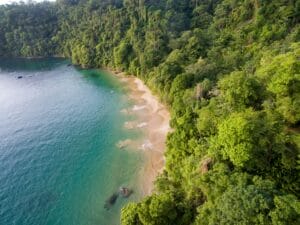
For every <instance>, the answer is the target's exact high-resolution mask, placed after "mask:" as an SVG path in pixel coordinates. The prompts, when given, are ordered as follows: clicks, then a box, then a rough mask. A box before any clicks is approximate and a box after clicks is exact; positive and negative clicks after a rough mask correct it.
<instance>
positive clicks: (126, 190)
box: [119, 187, 133, 198]
mask: <svg viewBox="0 0 300 225" xmlns="http://www.w3.org/2000/svg"><path fill="white" fill-rule="evenodd" d="M119 193H120V195H121V196H122V197H123V198H128V197H129V196H130V195H131V194H132V193H133V191H132V190H131V189H129V188H127V187H120V189H119Z"/></svg>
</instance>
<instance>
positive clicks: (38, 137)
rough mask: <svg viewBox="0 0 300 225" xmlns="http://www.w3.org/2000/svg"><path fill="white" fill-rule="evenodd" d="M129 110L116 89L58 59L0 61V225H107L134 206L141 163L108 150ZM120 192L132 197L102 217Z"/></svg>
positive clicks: (106, 78) (97, 74) (128, 135)
mask: <svg viewBox="0 0 300 225" xmlns="http://www.w3.org/2000/svg"><path fill="white" fill-rule="evenodd" d="M132 104H133V103H132V102H131V101H130V100H129V99H128V98H127V97H126V88H124V87H123V85H121V84H120V83H119V81H118V80H117V79H116V78H115V77H112V76H111V75H108V74H106V73H105V72H103V71H100V70H81V69H77V68H75V67H73V66H68V61H66V60H62V59H53V58H50V59H30V60H29V59H0V204H1V205H0V224H7V225H8V224H20V225H37V224H38V225H42V224H47V225H48V224H49V225H54V224H55V225H56V224H57V225H60V224H61V225H71V224H76V225H89V224H90V225H94V224H100V225H101V224H103V225H114V224H119V215H120V209H121V207H122V206H123V205H124V204H126V203H127V202H128V201H136V200H138V199H140V197H141V196H140V193H139V191H138V184H137V180H138V179H137V177H138V175H139V170H140V168H141V167H142V162H143V156H142V154H141V153H139V152H138V151H124V150H121V149H118V148H117V147H116V143H118V142H119V141H120V140H125V139H135V138H139V136H140V135H141V134H139V133H138V132H135V131H134V130H126V129H124V128H123V125H124V123H125V122H126V121H127V120H128V117H130V115H125V114H122V113H121V111H122V109H124V108H127V107H131V106H132ZM120 186H126V187H130V188H133V189H134V193H133V195H132V196H130V198H129V199H123V198H120V197H119V198H118V199H117V201H116V204H115V205H114V206H113V207H111V208H110V209H109V210H106V209H105V208H104V203H105V200H106V199H107V198H109V196H110V195H111V194H113V192H115V191H117V190H118V188H119V187H120Z"/></svg>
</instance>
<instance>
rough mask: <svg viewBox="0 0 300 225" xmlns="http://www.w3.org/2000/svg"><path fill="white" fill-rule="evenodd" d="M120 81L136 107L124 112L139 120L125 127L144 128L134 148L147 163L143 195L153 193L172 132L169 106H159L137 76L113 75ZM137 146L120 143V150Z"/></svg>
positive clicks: (143, 171) (141, 177)
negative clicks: (169, 135) (167, 140)
mask: <svg viewBox="0 0 300 225" xmlns="http://www.w3.org/2000/svg"><path fill="white" fill-rule="evenodd" d="M112 73H113V74H114V75H115V76H117V77H118V78H119V79H120V80H121V82H124V84H125V85H126V87H128V89H129V92H128V94H129V98H130V99H132V100H133V102H134V106H133V107H132V108H131V109H124V110H123V112H124V113H130V114H133V115H136V118H137V119H136V120H134V121H128V122H127V123H126V124H124V127H125V128H127V129H142V131H143V132H144V134H145V135H144V140H142V143H138V144H136V143H135V145H136V146H134V147H135V148H137V149H139V150H141V151H143V153H144V154H145V161H146V162H145V164H144V166H143V169H142V170H141V171H140V184H141V191H142V194H143V195H144V196H147V195H149V194H151V192H152V191H153V189H154V184H153V182H154V181H155V178H156V177H157V175H158V174H159V173H161V172H162V171H163V168H164V164H165V159H164V151H165V148H166V138H167V134H168V132H169V131H170V126H169V123H170V113H169V111H168V109H167V107H166V106H164V105H163V104H161V103H160V101H159V99H158V98H157V97H156V96H154V95H153V94H152V93H151V91H150V89H149V88H148V87H147V86H146V85H145V84H144V83H143V81H141V80H140V79H138V78H137V77H135V76H128V75H125V74H124V73H116V72H112ZM122 144H124V145H129V144H134V143H131V142H130V141H129V140H125V141H124V142H121V143H120V147H123V146H122Z"/></svg>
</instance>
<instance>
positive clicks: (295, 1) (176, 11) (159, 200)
mask: <svg viewBox="0 0 300 225" xmlns="http://www.w3.org/2000/svg"><path fill="white" fill-rule="evenodd" d="M299 22H300V1H299V0H273V1H271V0H266V1H265V0H240V1H238V0H58V1H57V2H56V3H47V2H44V3H38V4H34V3H31V4H20V5H6V6H0V56H2V57H37V56H38V57H43V56H63V57H66V58H70V59H72V62H73V63H74V64H77V65H80V66H82V67H98V68H102V67H105V68H107V67H108V68H114V69H115V70H120V71H124V72H127V73H128V74H133V75H136V76H137V77H139V78H141V79H142V80H144V81H145V82H146V84H147V85H148V86H149V87H150V88H151V89H152V91H153V92H154V93H156V94H157V95H158V96H159V97H160V98H161V100H162V101H163V102H164V103H165V104H167V105H169V107H170V109H171V114H172V120H171V126H172V128H173V132H172V133H170V134H169V136H168V141H167V150H166V153H165V156H166V166H165V170H164V172H163V174H162V175H161V176H160V177H158V179H157V181H156V192H155V193H153V195H152V196H149V197H147V198H145V199H144V200H143V201H142V202H139V203H130V204H129V205H128V206H126V207H125V208H124V209H123V210H122V218H121V220H122V221H121V222H122V224H124V225H138V224H140V225H176V224H178V225H185V224H194V225H202V224H203V225H215V224H224V225H229V224H240V225H245V224H249V225H254V224H274V225H285V224H286V225H297V224H300V201H299V198H300V171H299V170H300V158H299V157H300V149H299V146H300V143H299V140H300V138H299V137H300V134H299V125H300V23H299Z"/></svg>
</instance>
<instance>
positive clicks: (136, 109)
mask: <svg viewBox="0 0 300 225" xmlns="http://www.w3.org/2000/svg"><path fill="white" fill-rule="evenodd" d="M144 108H146V106H145V105H134V106H133V108H132V110H133V111H139V110H142V109H144Z"/></svg>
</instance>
